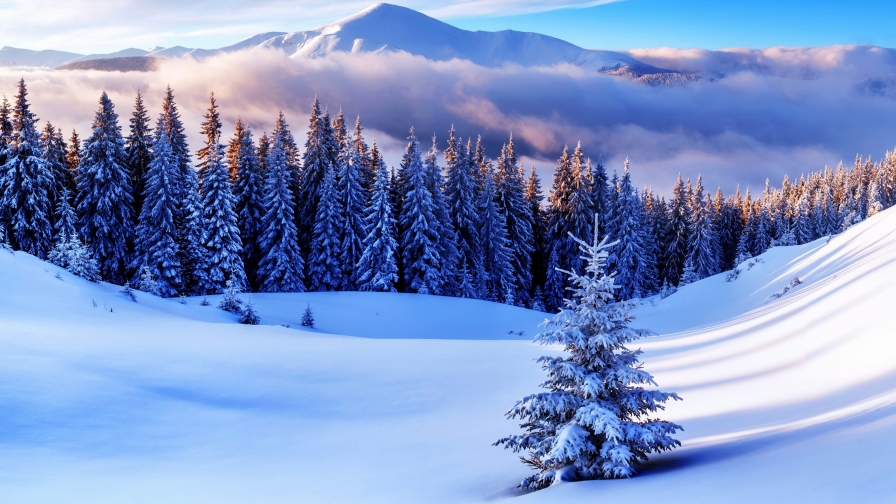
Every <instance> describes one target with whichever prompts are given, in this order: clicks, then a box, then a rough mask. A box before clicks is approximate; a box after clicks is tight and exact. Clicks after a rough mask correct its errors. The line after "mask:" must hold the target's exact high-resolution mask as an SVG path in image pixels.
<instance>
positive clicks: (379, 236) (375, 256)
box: [358, 142, 398, 292]
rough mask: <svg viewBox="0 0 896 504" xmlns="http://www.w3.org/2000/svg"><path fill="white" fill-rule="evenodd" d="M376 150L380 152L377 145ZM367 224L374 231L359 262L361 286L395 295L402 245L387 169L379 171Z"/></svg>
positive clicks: (362, 288)
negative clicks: (397, 240)
mask: <svg viewBox="0 0 896 504" xmlns="http://www.w3.org/2000/svg"><path fill="white" fill-rule="evenodd" d="M373 150H374V151H376V142H374V144H373ZM365 223H366V225H367V227H368V229H370V232H369V233H368V234H367V237H366V238H365V239H364V254H363V255H362V256H361V260H360V261H359V262H358V272H360V277H359V278H358V287H359V288H360V290H362V291H377V292H395V284H396V283H397V282H398V264H397V253H398V243H397V242H396V241H395V219H394V216H393V214H392V204H391V202H390V201H389V174H388V172H387V171H386V169H385V167H381V168H378V169H377V170H376V183H375V184H374V186H373V196H372V197H371V199H370V205H369V206H368V207H367V212H366V219H365Z"/></svg>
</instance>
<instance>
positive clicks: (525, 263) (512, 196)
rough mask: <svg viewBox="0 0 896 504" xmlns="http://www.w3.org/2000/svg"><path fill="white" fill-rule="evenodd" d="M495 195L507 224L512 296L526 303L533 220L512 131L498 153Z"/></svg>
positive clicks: (527, 300)
mask: <svg viewBox="0 0 896 504" xmlns="http://www.w3.org/2000/svg"><path fill="white" fill-rule="evenodd" d="M495 198H496V201H497V204H498V208H499V209H500V211H501V213H502V214H504V219H505V223H506V226H507V240H508V243H509V247H510V261H511V268H512V269H513V273H512V275H513V289H514V293H513V295H514V299H515V300H516V301H518V302H520V303H522V304H526V305H527V304H528V303H529V295H530V292H531V289H532V253H533V251H534V247H533V243H534V236H533V232H532V225H533V223H532V215H531V213H530V211H529V206H528V205H527V204H526V196H525V188H524V182H523V172H522V170H521V169H520V167H519V166H518V165H517V159H516V151H515V148H514V144H513V136H512V135H511V137H510V141H509V142H508V143H507V145H505V146H504V148H503V149H502V152H501V156H500V157H498V163H497V170H496V172H495ZM508 287H509V286H508Z"/></svg>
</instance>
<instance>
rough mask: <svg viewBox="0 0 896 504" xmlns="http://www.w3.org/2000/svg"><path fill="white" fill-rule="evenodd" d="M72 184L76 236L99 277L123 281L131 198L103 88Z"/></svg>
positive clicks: (118, 136) (115, 125) (119, 140)
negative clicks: (74, 185) (77, 227)
mask: <svg viewBox="0 0 896 504" xmlns="http://www.w3.org/2000/svg"><path fill="white" fill-rule="evenodd" d="M77 184H78V205H77V210H78V217H79V224H80V233H81V236H83V237H84V239H85V240H86V241H87V247H88V249H89V250H90V252H91V253H92V254H93V256H94V258H96V260H97V263H98V265H99V271H100V275H102V277H103V279H105V280H106V281H109V282H112V283H117V284H122V283H124V282H125V280H126V279H127V278H128V267H129V266H130V264H131V256H130V248H131V246H132V243H133V238H134V218H133V212H134V200H133V191H132V190H131V176H130V172H129V171H128V168H127V158H126V157H125V152H124V138H122V136H121V126H120V125H119V124H118V114H116V113H115V106H114V105H113V104H112V100H110V99H109V96H108V95H107V94H106V93H105V92H104V93H103V94H102V96H101V97H100V107H99V110H98V111H97V113H96V116H95V118H94V120H93V133H92V134H91V135H90V138H88V139H87V140H85V141H84V158H83V159H82V160H81V167H80V169H79V171H78V178H77Z"/></svg>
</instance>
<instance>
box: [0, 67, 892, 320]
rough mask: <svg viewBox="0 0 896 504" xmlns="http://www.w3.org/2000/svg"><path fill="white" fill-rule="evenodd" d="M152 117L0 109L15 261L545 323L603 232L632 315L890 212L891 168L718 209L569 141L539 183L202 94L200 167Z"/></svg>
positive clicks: (135, 281)
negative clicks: (61, 116) (392, 155)
mask: <svg viewBox="0 0 896 504" xmlns="http://www.w3.org/2000/svg"><path fill="white" fill-rule="evenodd" d="M147 102H148V100H147V98H146V97H144V96H142V95H141V94H140V93H137V95H136V97H135V101H134V103H133V106H132V107H131V108H129V109H128V111H127V112H121V109H120V108H118V109H117V108H116V105H115V104H113V103H112V102H111V100H110V99H109V97H108V96H107V95H106V94H105V93H103V94H102V96H101V97H100V99H99V104H98V107H97V111H96V115H95V117H94V120H93V125H92V130H91V131H87V132H82V133H81V135H79V133H78V132H76V131H72V132H71V134H70V135H68V137H67V138H66V134H65V133H64V132H63V131H61V129H59V128H56V127H54V126H53V124H52V122H51V121H50V120H45V121H43V125H41V124H40V119H39V118H38V117H37V115H36V113H35V112H34V111H32V110H31V106H30V104H29V101H28V91H27V87H26V83H25V81H24V79H23V80H21V81H20V82H19V85H18V89H17V90H15V98H14V100H13V101H12V102H9V101H7V100H5V99H4V101H3V104H2V107H0V166H2V171H0V196H2V199H0V231H2V232H3V233H4V236H5V240H7V241H8V244H9V245H10V246H11V247H12V248H13V249H15V250H22V251H25V252H27V253H29V254H32V255H34V256H37V257H39V258H41V259H49V260H51V261H52V262H54V263H56V264H58V265H60V266H63V267H66V268H68V269H70V270H71V271H73V272H75V273H76V274H78V275H80V276H84V277H85V278H88V279H91V280H98V279H102V280H105V281H108V282H112V283H117V284H128V285H131V286H133V287H134V288H137V289H139V290H143V291H145V292H152V293H157V294H159V295H162V296H164V297H174V296H184V295H186V296H193V295H206V294H218V293H222V292H224V290H225V289H226V288H227V285H228V282H231V283H232V285H233V286H235V287H236V288H237V289H238V290H239V291H250V292H303V291H378V292H408V293H420V294H431V295H441V296H455V297H465V298H474V299H483V300H491V301H498V302H502V303H506V304H510V305H517V306H523V307H529V308H532V309H536V310H541V311H549V312H551V311H555V310H556V309H557V308H559V307H560V306H561V305H562V300H563V297H564V293H565V290H566V289H567V288H568V287H569V285H568V280H567V279H566V278H565V276H564V275H563V274H562V273H560V272H559V270H576V269H577V268H580V267H581V261H580V260H579V258H578V256H579V251H578V248H577V245H576V242H575V241H574V237H580V236H588V235H589V232H590V227H591V225H592V223H593V222H594V221H595V219H596V220H597V222H598V225H599V234H600V237H601V238H603V237H607V238H608V239H609V240H610V241H618V243H619V246H617V247H615V248H613V249H612V250H611V251H610V253H609V256H608V258H607V260H606V267H607V269H608V271H609V272H610V273H611V274H613V275H615V279H616V284H617V285H618V290H617V292H616V297H617V299H619V300H628V299H637V298H645V297H649V296H653V295H656V294H659V295H660V296H662V297H665V296H666V295H668V294H670V293H671V292H673V291H674V290H675V289H676V288H677V287H679V286H681V285H685V284H689V283H692V282H694V281H696V280H700V279H703V278H706V277H709V276H712V275H715V274H717V273H721V272H726V271H732V273H731V274H729V278H730V277H732V275H733V276H736V274H737V272H738V271H737V270H736V269H735V268H736V267H737V266H738V265H739V264H740V263H742V262H743V261H745V260H746V259H749V258H751V257H753V256H757V255H759V254H762V253H763V252H765V251H766V250H767V249H769V248H770V247H772V246H774V245H796V244H803V243H808V242H811V241H813V240H816V239H817V238H819V237H824V236H832V235H836V234H838V233H840V232H842V231H843V230H845V229H847V228H848V227H850V226H851V225H853V224H856V223H858V222H861V221H862V220H864V219H865V218H867V217H869V216H871V215H874V214H876V213H878V212H880V211H882V210H883V209H886V208H888V207H890V206H892V205H893V203H894V201H896V155H894V154H893V153H887V154H886V156H885V157H884V158H882V159H880V160H876V161H875V160H873V159H871V158H868V159H861V158H860V157H857V158H856V160H855V163H854V164H853V165H852V166H847V167H844V166H843V165H842V163H841V165H839V166H837V167H836V168H835V169H832V168H829V167H824V168H823V169H821V170H819V171H816V172H810V173H806V174H803V175H801V176H800V178H799V179H793V180H791V179H790V178H788V177H786V176H785V178H784V180H783V181H781V182H780V184H779V185H773V184H772V183H771V182H769V181H767V182H766V184H765V187H764V188H762V190H761V192H760V191H759V190H755V189H754V190H752V191H751V189H752V188H745V189H744V190H743V191H742V190H741V188H740V187H738V188H737V190H736V191H735V192H734V193H733V194H725V193H723V192H722V190H721V188H717V189H715V190H713V189H712V188H709V187H704V186H703V183H702V181H701V177H700V174H690V175H688V174H685V175H681V174H680V175H679V177H678V180H677V182H676V183H675V186H674V188H673V189H672V193H671V195H669V197H668V198H667V197H666V196H665V195H660V194H657V193H655V192H654V191H653V189H652V188H650V187H646V186H644V187H642V186H639V184H638V182H637V176H636V175H637V172H636V167H632V168H631V170H630V167H629V164H628V162H627V161H626V163H625V166H624V167H623V168H622V171H621V172H618V171H616V170H613V171H610V170H608V169H607V167H605V166H603V165H602V164H601V163H600V162H594V161H593V160H592V159H591V158H590V157H589V155H588V154H587V153H585V152H583V151H582V149H581V147H580V146H576V147H575V148H568V147H566V148H564V149H563V151H562V152H560V153H558V159H557V162H556V166H555V168H554V173H553V176H552V179H551V180H550V181H542V180H540V178H539V176H538V175H537V174H536V172H535V168H534V167H531V169H529V170H527V169H526V167H525V166H522V163H520V162H519V160H518V157H517V153H516V151H515V147H514V142H513V137H512V135H510V133H509V132H508V139H507V142H506V143H505V144H504V146H503V147H502V148H501V150H500V152H493V153H489V152H486V151H485V149H484V148H483V145H482V142H481V140H480V139H479V138H477V135H476V134H475V133H474V132H465V133H461V132H456V131H455V130H454V128H453V127H450V129H448V131H447V132H446V134H445V136H444V137H443V138H441V139H440V138H438V136H437V135H435V134H433V135H432V137H430V136H429V135H430V133H429V132H427V133H426V134H424V135H422V136H421V137H418V135H417V132H415V130H414V128H413V127H410V129H409V132H408V136H407V147H406V149H405V152H404V155H403V157H402V159H401V163H400V164H399V166H397V167H396V166H391V167H390V166H387V165H386V163H385V162H384V160H383V157H382V153H381V152H380V150H379V149H378V148H377V145H376V142H375V141H373V142H372V143H368V140H367V139H365V137H364V129H363V126H362V123H361V120H360V118H357V119H356V120H354V122H353V123H352V121H351V119H350V118H346V116H345V115H344V114H343V112H342V111H341V110H340V111H339V112H338V114H335V115H333V114H332V113H330V112H329V110H328V109H327V108H326V107H325V106H324V105H323V104H321V103H319V101H318V100H317V99H315V100H314V102H313V103H312V104H311V110H310V118H309V119H308V133H307V137H306V138H305V139H304V142H303V145H302V146H300V145H299V143H300V141H297V140H296V138H295V137H294V136H293V134H292V133H291V131H290V126H289V124H288V122H287V118H286V117H285V116H284V115H283V114H282V113H280V114H279V115H277V116H275V120H274V124H273V127H272V128H271V130H270V131H269V132H268V131H265V132H262V133H261V134H260V135H259V134H258V133H257V132H253V131H252V130H251V129H250V127H249V126H247V125H246V124H244V123H243V122H242V121H237V123H236V127H235V133H234V135H233V136H232V137H231V138H223V137H222V134H221V128H222V123H221V119H220V116H219V111H218V107H219V106H218V104H217V102H216V100H215V97H214V94H212V95H211V96H210V99H209V106H208V110H207V111H206V112H205V115H204V120H203V122H202V123H201V124H200V125H194V127H197V128H199V130H200V132H201V134H202V137H203V139H204V140H203V143H202V145H201V146H198V149H195V152H194V151H193V150H191V147H190V146H189V145H188V144H187V140H186V134H185V131H186V129H187V128H188V127H190V126H189V125H185V124H184V123H183V121H182V120H181V117H180V113H179V111H178V106H177V103H176V101H175V94H174V91H173V90H172V89H171V88H170V87H169V88H168V89H167V92H166V94H165V96H163V97H161V103H160V107H157V108H156V107H152V106H151V105H150V104H148V103H147ZM128 105H130V104H128ZM122 115H123V116H124V117H125V118H126V119H125V118H122ZM449 126H450V125H449ZM82 136H83V138H82ZM570 141H574V139H570ZM570 145H572V144H570ZM633 171H634V172H635V173H634V174H633V173H632V172H633ZM558 269H559V270H558Z"/></svg>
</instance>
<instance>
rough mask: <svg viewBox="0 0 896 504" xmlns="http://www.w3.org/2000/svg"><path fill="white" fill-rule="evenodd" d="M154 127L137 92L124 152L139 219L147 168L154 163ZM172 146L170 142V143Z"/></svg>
mask: <svg viewBox="0 0 896 504" xmlns="http://www.w3.org/2000/svg"><path fill="white" fill-rule="evenodd" d="M152 143H153V141H152V127H151V126H150V123H149V112H147V110H146V107H145V106H144V105H143V96H142V95H141V94H140V91H137V98H135V100H134V112H132V113H131V119H130V132H129V133H128V136H127V138H125V147H124V152H125V155H126V156H127V163H128V170H129V171H130V174H131V189H132V190H133V191H134V217H139V216H140V212H141V211H142V209H143V193H144V192H145V191H144V185H143V184H144V181H145V179H146V177H145V176H144V174H145V173H146V170H147V168H148V167H149V163H150V161H152V152H150V148H151V146H152ZM169 144H170V142H169Z"/></svg>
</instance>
